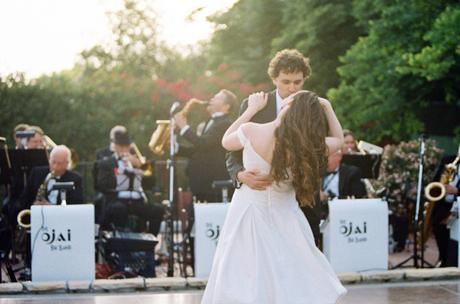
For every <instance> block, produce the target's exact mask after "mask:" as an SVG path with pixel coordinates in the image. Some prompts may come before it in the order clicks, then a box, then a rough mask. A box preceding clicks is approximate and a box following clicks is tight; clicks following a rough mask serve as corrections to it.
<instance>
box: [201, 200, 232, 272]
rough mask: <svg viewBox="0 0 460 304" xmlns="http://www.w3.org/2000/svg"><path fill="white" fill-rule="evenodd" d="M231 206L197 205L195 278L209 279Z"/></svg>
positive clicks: (218, 204) (216, 204)
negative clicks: (220, 236) (221, 232)
mask: <svg viewBox="0 0 460 304" xmlns="http://www.w3.org/2000/svg"><path fill="white" fill-rule="evenodd" d="M228 207H229V204H224V203H207V204H195V205H194V208H195V276H196V277H198V278H205V277H208V276H209V274H210V272H211V266H212V261H213V259H214V252H215V251H216V247H217V242H218V240H219V235H220V231H221V230H222V226H223V224H224V221H225V216H226V215H227V210H228Z"/></svg>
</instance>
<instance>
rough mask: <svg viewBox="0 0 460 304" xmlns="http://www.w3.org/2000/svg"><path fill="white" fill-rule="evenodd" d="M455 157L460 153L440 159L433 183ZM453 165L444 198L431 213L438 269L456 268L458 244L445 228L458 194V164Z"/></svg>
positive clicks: (439, 178) (459, 175)
mask: <svg viewBox="0 0 460 304" xmlns="http://www.w3.org/2000/svg"><path fill="white" fill-rule="evenodd" d="M459 152H460V151H459ZM456 157H460V153H459V155H458V156H456V155H449V156H445V157H443V158H442V160H441V162H440V163H439V165H438V168H437V170H436V173H435V175H434V178H433V181H435V182H438V181H440V180H441V175H443V172H444V170H445V166H446V165H447V164H454V163H455V159H456ZM455 165H456V171H455V175H454V176H453V178H452V181H451V182H450V183H448V184H445V185H444V188H445V196H444V197H443V198H442V199H441V200H439V201H437V202H435V204H434V206H433V211H432V213H431V227H432V229H433V234H434V237H435V239H436V244H437V245H438V250H439V261H440V262H441V264H440V267H451V266H452V267H457V266H458V265H457V264H458V263H457V254H458V244H456V243H457V242H455V241H453V240H451V239H450V231H449V228H448V227H447V225H448V222H449V217H450V215H451V209H452V207H453V204H454V202H455V201H456V200H457V197H458V196H459V194H460V170H459V169H460V162H459V161H457V162H456V163H455Z"/></svg>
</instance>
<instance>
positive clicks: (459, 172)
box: [445, 165, 460, 203]
mask: <svg viewBox="0 0 460 304" xmlns="http://www.w3.org/2000/svg"><path fill="white" fill-rule="evenodd" d="M459 167H460V165H459V166H457V173H456V174H455V176H454V179H453V180H452V181H451V182H450V183H449V185H451V186H452V187H457V184H458V182H459V179H460V170H459ZM445 200H446V202H449V203H452V202H453V201H455V200H456V196H455V195H453V194H447V195H446V199H445Z"/></svg>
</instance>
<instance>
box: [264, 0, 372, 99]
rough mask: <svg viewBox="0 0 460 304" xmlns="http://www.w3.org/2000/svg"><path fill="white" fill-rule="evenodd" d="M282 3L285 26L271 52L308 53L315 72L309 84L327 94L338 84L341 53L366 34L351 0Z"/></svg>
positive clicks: (302, 0)
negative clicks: (285, 49) (298, 51)
mask: <svg viewBox="0 0 460 304" xmlns="http://www.w3.org/2000/svg"><path fill="white" fill-rule="evenodd" d="M283 4H284V5H283V6H282V8H281V12H282V29H281V31H280V34H279V36H278V37H277V38H275V39H274V40H273V42H272V52H271V54H272V55H273V54H274V53H275V52H276V51H277V50H280V49H284V48H296V49H298V50H300V51H301V52H302V53H303V54H305V55H306V56H308V57H309V58H310V64H311V66H312V70H313V73H312V77H311V78H310V79H309V80H308V82H307V84H306V86H307V87H308V89H310V90H313V91H315V92H317V93H318V94H320V95H322V96H325V94H326V92H327V90H328V89H330V88H333V87H336V86H337V85H338V84H339V76H338V74H337V72H336V69H337V67H338V66H339V64H340V63H339V56H342V55H344V54H345V51H346V50H347V49H349V48H350V47H351V46H352V45H353V44H354V43H355V42H356V40H357V38H358V37H359V36H360V35H361V34H363V30H362V28H361V27H359V26H357V25H355V24H356V19H355V18H354V17H353V15H352V7H353V6H352V2H350V1H341V0H333V1H320V0H292V1H284V3H283Z"/></svg>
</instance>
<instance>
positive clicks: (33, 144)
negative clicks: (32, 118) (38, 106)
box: [26, 126, 45, 149]
mask: <svg viewBox="0 0 460 304" xmlns="http://www.w3.org/2000/svg"><path fill="white" fill-rule="evenodd" d="M26 131H33V132H35V134H34V136H32V137H29V138H28V139H27V145H26V148H27V149H45V145H44V144H43V136H44V135H45V132H43V129H42V128H40V127H39V126H29V127H28V128H27V129H26Z"/></svg>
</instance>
